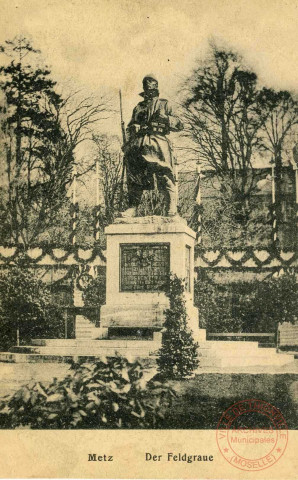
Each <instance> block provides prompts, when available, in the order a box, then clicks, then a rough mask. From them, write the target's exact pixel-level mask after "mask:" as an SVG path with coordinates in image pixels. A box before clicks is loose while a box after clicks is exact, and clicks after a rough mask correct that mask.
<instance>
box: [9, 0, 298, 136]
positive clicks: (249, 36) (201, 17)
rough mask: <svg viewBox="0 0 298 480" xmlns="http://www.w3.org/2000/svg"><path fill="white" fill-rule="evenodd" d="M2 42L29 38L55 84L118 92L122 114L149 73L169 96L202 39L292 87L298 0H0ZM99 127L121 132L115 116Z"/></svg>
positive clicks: (265, 77)
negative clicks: (213, 43) (23, 36)
mask: <svg viewBox="0 0 298 480" xmlns="http://www.w3.org/2000/svg"><path fill="white" fill-rule="evenodd" d="M0 6H1V18H0V44H1V43H3V42H4V41H5V40H6V39H12V38H13V37H14V36H15V35H18V34H23V35H25V36H28V37H29V38H31V40H32V42H33V44H34V45H35V47H36V48H39V49H40V50H41V51H42V54H43V57H44V58H45V60H46V63H47V64H48V65H49V66H50V68H51V71H52V76H53V77H54V79H55V80H56V81H58V83H59V84H62V85H67V86H70V87H71V88H79V89H84V90H86V91H88V92H91V93H92V94H94V95H95V96H98V97H100V96H101V95H102V94H103V93H108V94H109V95H112V96H113V97H114V99H115V102H116V101H117V95H118V90H119V88H121V90H122V96H123V111H124V118H125V120H126V122H127V121H128V120H129V118H130V115H131V111H132V108H133V107H134V105H135V104H136V103H137V102H138V101H139V100H140V97H139V96H138V94H139V92H140V91H141V88H142V78H143V77H144V75H146V74H148V73H154V74H155V75H156V76H157V78H158V80H159V87H160V93H161V96H163V97H166V98H169V99H170V100H172V101H173V102H175V98H176V91H177V88H178V87H179V84H180V83H181V80H182V78H183V77H184V76H185V75H188V74H189V73H190V72H191V70H192V69H193V68H194V66H195V64H196V62H197V61H198V60H200V59H202V58H204V56H205V55H206V52H207V48H208V42H209V41H210V40H211V39H213V40H215V41H216V42H217V43H218V44H219V45H224V46H227V47H231V48H233V49H235V50H237V51H238V52H239V53H240V54H242V55H243V57H244V59H245V61H246V62H247V64H248V65H249V66H250V67H251V68H253V69H254V71H255V72H256V73H257V74H258V77H259V80H260V82H261V83H262V84H265V85H266V86H269V87H273V88H276V89H289V90H292V91H295V90H296V91H297V90H298V66H297V65H298V62H297V60H298V28H297V18H298V0H287V1H285V0H278V1H276V0H247V1H243V0H229V1H228V0H59V1H58V0H19V1H16V0H0ZM103 128H104V129H108V130H109V131H110V133H113V134H119V135H120V134H121V130H120V121H119V117H118V116H116V117H115V118H113V119H112V120H110V121H109V122H106V123H105V125H104V127H103Z"/></svg>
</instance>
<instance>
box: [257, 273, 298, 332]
mask: <svg viewBox="0 0 298 480" xmlns="http://www.w3.org/2000/svg"><path fill="white" fill-rule="evenodd" d="M297 290H298V287H297V282H296V277H295V275H294V274H291V273H285V274H284V275H282V276H280V277H277V278H271V279H270V280H267V281H265V282H259V285H258V288H257V293H256V297H255V310H256V315H257V317H258V319H259V331H268V332H276V330H277V326H278V323H283V322H290V323H295V322H296V321H297V312H298V295H297Z"/></svg>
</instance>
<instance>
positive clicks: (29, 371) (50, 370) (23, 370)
mask: <svg viewBox="0 0 298 480" xmlns="http://www.w3.org/2000/svg"><path fill="white" fill-rule="evenodd" d="M69 369H70V365H69V364H67V363H4V362H0V397H3V396H4V395H8V394H11V393H13V392H14V391H16V390H17V389H18V388H19V387H21V386H22V385H25V384H27V383H29V382H30V381H31V380H36V381H41V382H51V380H52V379H53V378H54V377H57V378H58V379H60V378H63V377H64V376H65V375H66V374H67V372H68V371H69ZM148 373H149V372H147V375H148ZM155 373H157V372H156V369H155V368H153V369H152V372H150V375H149V377H151V376H152V375H154V374H155ZM195 373H196V375H198V374H199V375H200V374H206V373H210V374H212V373H222V374H232V373H234V374H241V373H244V374H253V375H259V374H298V360H295V361H294V362H293V363H291V364H289V365H284V366H281V367H271V366H263V367H253V366H251V367H237V366H234V367H203V368H198V370H197V371H196V372H195Z"/></svg>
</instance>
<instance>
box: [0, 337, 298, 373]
mask: <svg viewBox="0 0 298 480" xmlns="http://www.w3.org/2000/svg"><path fill="white" fill-rule="evenodd" d="M35 342H39V343H42V344H43V345H31V346H29V345H28V346H22V347H14V349H13V352H11V353H7V354H0V361H7V362H9V361H26V355H27V356H30V355H31V357H30V359H29V360H28V361H30V362H33V361H38V359H39V358H42V359H43V360H41V361H55V360H53V359H55V358H56V359H59V360H58V361H63V360H61V358H63V356H64V357H66V358H67V361H70V359H72V358H77V357H85V358H89V359H93V358H98V357H100V356H107V357H111V356H114V355H115V354H116V353H118V354H120V355H123V356H129V357H131V358H149V357H151V358H153V357H154V356H155V355H156V352H157V351H158V349H159V348H160V343H159V342H156V341H153V340H127V339H121V338H120V339H102V340H90V339H83V338H80V339H68V340H63V339H45V340H36V341H35ZM5 355H6V357H5ZM11 355H15V357H12V356H11ZM18 355H19V357H17V356H18ZM199 360H200V367H201V368H204V367H207V368H209V367H216V368H221V367H222V368H224V367H255V366H264V367H265V366H273V367H274V366H283V365H289V364H291V363H293V362H294V355H291V354H284V353H277V352H276V349H275V348H258V343H257V342H249V341H246V342H243V341H238V342H237V341H233V342H232V341H219V342H217V341H210V342H209V341H206V342H202V343H200V345H199Z"/></svg>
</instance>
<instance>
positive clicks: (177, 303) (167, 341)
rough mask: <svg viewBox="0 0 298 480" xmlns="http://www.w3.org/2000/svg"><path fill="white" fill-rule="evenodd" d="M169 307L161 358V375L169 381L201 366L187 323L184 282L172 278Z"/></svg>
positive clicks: (159, 359)
mask: <svg viewBox="0 0 298 480" xmlns="http://www.w3.org/2000/svg"><path fill="white" fill-rule="evenodd" d="M167 296H168V298H169V302H170V305H169V308H168V309H167V310H166V311H165V317H166V320H165V323H164V328H165V331H164V333H163V336H162V347H161V349H160V351H159V356H158V358H157V365H158V370H159V372H160V373H161V374H162V375H164V376H165V377H167V378H185V377H187V376H189V375H191V374H192V373H193V371H194V370H195V369H196V368H197V367H198V365H199V361H198V353H197V349H198V344H197V343H196V342H195V341H194V339H193V336H192V332H191V330H190V329H189V327H188V324H187V312H186V306H185V299H184V285H183V281H182V280H181V279H180V278H178V277H177V276H176V275H172V276H171V278H170V279H169V289H168V293H167Z"/></svg>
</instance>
